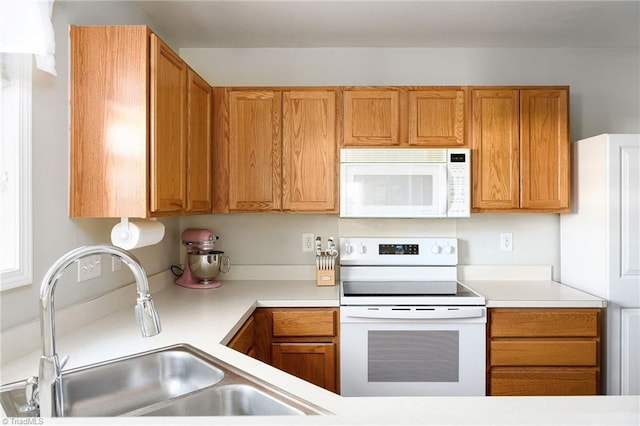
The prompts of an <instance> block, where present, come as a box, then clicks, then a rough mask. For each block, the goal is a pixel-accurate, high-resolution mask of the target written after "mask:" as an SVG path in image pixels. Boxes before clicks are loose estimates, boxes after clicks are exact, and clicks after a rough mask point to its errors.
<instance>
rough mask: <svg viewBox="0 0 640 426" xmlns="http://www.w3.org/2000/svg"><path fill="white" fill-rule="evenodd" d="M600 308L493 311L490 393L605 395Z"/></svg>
mask: <svg viewBox="0 0 640 426" xmlns="http://www.w3.org/2000/svg"><path fill="white" fill-rule="evenodd" d="M601 316H602V315H601V310H600V309H564V308H553V309H489V321H488V324H487V326H488V331H487V339H488V343H487V351H488V354H487V395H598V394H600V393H601V387H600V386H601V385H600V367H601V361H600V359H601V356H600V354H601V335H600V330H601Z"/></svg>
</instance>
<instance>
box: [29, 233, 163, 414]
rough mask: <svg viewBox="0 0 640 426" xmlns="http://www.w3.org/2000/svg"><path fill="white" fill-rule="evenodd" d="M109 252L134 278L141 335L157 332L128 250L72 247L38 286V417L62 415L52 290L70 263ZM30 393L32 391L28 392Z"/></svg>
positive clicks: (141, 274)
mask: <svg viewBox="0 0 640 426" xmlns="http://www.w3.org/2000/svg"><path fill="white" fill-rule="evenodd" d="M96 254H108V255H111V256H114V257H117V258H120V259H121V260H122V262H124V264H125V265H127V266H128V267H129V269H131V272H133V276H134V277H135V280H136V286H137V291H138V299H137V302H136V308H135V314H136V321H137V323H138V324H139V325H140V329H141V331H142V335H143V336H144V337H149V336H155V335H156V334H158V333H160V331H161V327H160V320H159V318H158V312H157V311H156V308H155V305H154V303H153V299H152V298H151V295H150V294H149V282H148V281H147V274H146V273H145V271H144V269H143V268H142V266H141V265H140V262H138V260H137V259H136V258H135V257H134V256H133V255H131V254H130V253H128V252H126V251H125V250H122V249H120V248H118V247H113V246H108V245H95V246H84V247H79V248H77V249H75V250H71V251H70V252H68V253H67V254H65V255H64V256H62V257H61V258H60V259H58V260H57V261H56V262H55V263H54V264H53V265H52V266H51V267H50V268H49V270H48V271H47V273H46V274H45V276H44V278H43V279H42V285H41V287H40V331H41V334H42V356H41V357H40V370H39V372H38V384H37V387H38V389H37V392H36V394H37V395H38V399H39V401H38V403H39V406H40V417H61V416H63V415H64V398H63V393H62V367H63V366H64V365H62V366H61V364H60V360H59V359H58V354H57V353H56V344H55V312H54V306H53V293H54V291H55V289H56V284H57V282H58V279H60V277H61V276H62V274H63V272H64V271H65V269H66V268H67V267H68V266H69V265H71V264H72V263H74V262H76V261H78V260H80V259H82V258H84V257H87V256H91V255H96ZM31 393H32V394H33V391H32V392H31Z"/></svg>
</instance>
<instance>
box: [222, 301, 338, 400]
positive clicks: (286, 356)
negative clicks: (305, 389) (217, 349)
mask: <svg viewBox="0 0 640 426" xmlns="http://www.w3.org/2000/svg"><path fill="white" fill-rule="evenodd" d="M249 342H250V343H249ZM229 346H230V347H232V348H233V349H236V350H238V351H240V352H243V353H245V354H248V355H250V356H253V357H255V358H257V359H259V360H261V361H263V362H266V363H267V364H270V365H273V366H274V367H276V368H279V369H280V370H283V371H286V372H287V373H290V374H293V375H294V376H297V377H300V378H301V379H304V380H307V381H309V382H311V383H314V384H316V385H318V386H321V387H323V388H325V389H327V390H330V391H332V392H338V367H337V359H338V309H337V308H259V309H257V310H256V311H255V312H254V314H253V317H252V318H251V319H250V320H248V321H247V322H246V323H245V324H244V325H243V327H242V328H241V329H240V331H239V332H238V333H237V334H236V335H235V336H234V337H233V339H232V340H231V342H230V343H229Z"/></svg>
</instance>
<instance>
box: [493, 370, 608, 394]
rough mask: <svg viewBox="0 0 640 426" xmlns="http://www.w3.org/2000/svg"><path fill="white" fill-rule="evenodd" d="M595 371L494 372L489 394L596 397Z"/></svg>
mask: <svg viewBox="0 0 640 426" xmlns="http://www.w3.org/2000/svg"><path fill="white" fill-rule="evenodd" d="M598 381H599V378H598V371H597V370H596V369H589V368H574V369H570V368H546V369H545V368H519V369H512V368H495V369H492V370H491V373H490V374H489V393H490V395H492V396H500V395H502V396H506V395H529V396H530V395H538V396H540V395H547V396H558V395H597V394H598V387H599V384H598Z"/></svg>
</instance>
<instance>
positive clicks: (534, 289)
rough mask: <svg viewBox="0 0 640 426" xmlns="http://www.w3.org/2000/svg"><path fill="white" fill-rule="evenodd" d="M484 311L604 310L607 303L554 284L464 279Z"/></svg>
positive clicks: (554, 282)
mask: <svg viewBox="0 0 640 426" xmlns="http://www.w3.org/2000/svg"><path fill="white" fill-rule="evenodd" d="M463 283H464V284H465V285H466V286H467V287H469V288H470V289H472V290H473V291H475V292H476V293H479V294H481V295H482V296H484V297H485V299H486V301H487V308H605V307H606V306H607V304H606V301H605V300H603V299H600V298H599V297H595V296H592V295H590V294H588V293H585V292H583V291H580V290H576V289H575V288H572V287H569V286H567V285H564V284H561V283H558V282H556V281H546V280H537V281H520V280H482V281H480V280H465V281H463Z"/></svg>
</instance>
